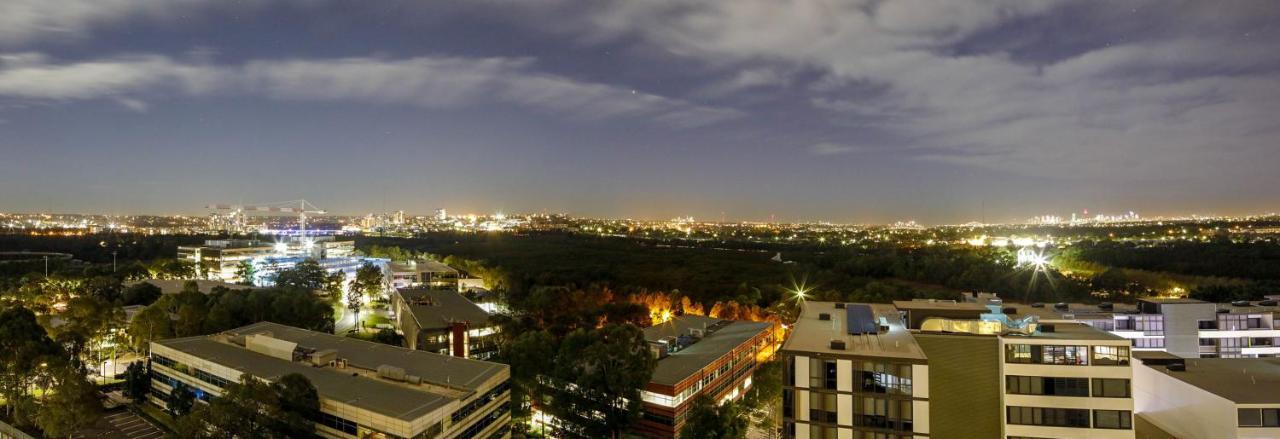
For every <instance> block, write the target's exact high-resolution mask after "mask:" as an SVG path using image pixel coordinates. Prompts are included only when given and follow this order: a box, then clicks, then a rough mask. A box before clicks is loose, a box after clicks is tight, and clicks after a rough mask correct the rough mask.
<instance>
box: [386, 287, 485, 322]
mask: <svg viewBox="0 0 1280 439" xmlns="http://www.w3.org/2000/svg"><path fill="white" fill-rule="evenodd" d="M397 291H398V293H399V294H400V297H403V298H404V301H405V303H406V304H407V305H408V306H407V308H409V312H410V313H412V314H413V318H414V319H415V320H417V321H418V326H420V327H422V328H423V329H442V328H448V327H449V325H450V324H452V323H453V322H468V323H470V324H471V325H473V326H484V325H487V324H488V323H489V313H487V312H485V311H484V310H483V309H480V307H479V306H478V305H476V304H475V303H472V302H471V301H470V300H467V298H466V297H462V294H461V293H458V292H457V291H453V290H440V289H429V288H401V289H399V290H397ZM428 303H429V304H428Z"/></svg>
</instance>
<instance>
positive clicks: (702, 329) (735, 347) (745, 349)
mask: <svg viewBox="0 0 1280 439" xmlns="http://www.w3.org/2000/svg"><path fill="white" fill-rule="evenodd" d="M771 327H772V325H771V324H769V323H765V322H746V321H736V320H721V319H716V318H711V317H703V316H693V315H685V316H676V317H673V318H672V319H671V320H669V321H667V322H664V323H660V324H657V325H654V326H650V327H648V328H645V329H644V338H645V341H647V342H648V343H649V348H650V350H651V351H652V352H653V353H654V356H655V357H656V358H657V359H658V361H657V364H656V365H655V366H654V369H653V376H652V378H650V380H649V383H648V384H646V385H645V387H644V389H641V391H640V398H641V400H642V401H643V403H644V415H643V416H642V417H641V418H640V420H639V421H638V422H637V423H636V426H635V427H634V428H633V430H634V432H635V433H637V434H641V435H643V436H646V437H658V438H673V437H676V435H677V433H678V432H679V431H680V429H681V428H683V427H684V421H685V415H686V414H687V413H688V411H689V409H690V407H692V406H693V400H694V399H695V398H697V397H698V396H700V395H707V396H708V397H710V398H711V400H713V401H716V402H724V401H729V400H734V399H738V398H740V397H742V395H744V394H745V392H746V391H747V389H749V388H750V387H751V374H752V373H753V372H755V370H756V366H757V365H758V361H757V360H759V358H758V355H759V354H760V353H761V352H762V351H764V350H765V348H766V347H767V346H768V345H769V344H770V343H771V341H772V339H773V331H772V330H771Z"/></svg>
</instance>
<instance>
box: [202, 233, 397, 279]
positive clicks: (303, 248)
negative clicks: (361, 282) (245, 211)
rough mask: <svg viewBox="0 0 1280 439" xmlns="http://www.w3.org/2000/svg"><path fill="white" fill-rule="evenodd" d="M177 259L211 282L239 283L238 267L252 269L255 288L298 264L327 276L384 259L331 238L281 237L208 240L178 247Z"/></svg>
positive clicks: (382, 263)
mask: <svg viewBox="0 0 1280 439" xmlns="http://www.w3.org/2000/svg"><path fill="white" fill-rule="evenodd" d="M178 259H182V260H186V261H191V262H193V263H195V265H196V272H197V275H199V276H201V277H205V278H209V279H214V280H222V281H226V282H232V283H241V282H244V281H245V279H241V278H240V275H241V269H240V266H241V264H243V263H245V262H248V263H250V264H252V265H253V266H254V272H255V273H254V276H253V277H254V278H253V279H249V280H248V281H249V282H250V283H252V284H254V285H259V286H269V285H270V284H271V283H272V282H273V279H274V276H275V274H276V273H279V272H280V271H281V270H285V269H288V268H292V267H293V266H294V265H296V264H297V263H298V262H301V261H303V260H306V259H314V260H316V261H319V262H320V265H321V266H322V267H323V268H324V269H325V270H326V271H328V272H330V273H334V272H339V271H341V272H345V273H352V272H354V271H355V269H357V268H359V267H360V266H361V265H363V264H364V263H365V262H372V263H374V264H377V265H380V266H385V265H386V262H387V261H386V260H385V259H376V258H363V257H359V256H356V255H355V241H339V240H337V239H335V238H334V237H333V236H283V237H280V238H279V239H278V240H277V241H273V242H266V241H258V240H252V239H211V240H207V241H205V242H204V244H203V245H191V246H178Z"/></svg>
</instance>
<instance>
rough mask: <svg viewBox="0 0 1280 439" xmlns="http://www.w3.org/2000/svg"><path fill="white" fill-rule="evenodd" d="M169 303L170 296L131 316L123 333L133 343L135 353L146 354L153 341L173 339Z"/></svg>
mask: <svg viewBox="0 0 1280 439" xmlns="http://www.w3.org/2000/svg"><path fill="white" fill-rule="evenodd" d="M171 302H173V300H172V296H166V297H162V298H161V300H157V301H156V302H155V303H152V304H151V305H150V306H147V307H146V308H143V309H142V311H141V312H139V313H138V315H136V316H133V321H131V322H129V326H128V328H127V329H125V333H126V334H128V335H129V339H130V340H132V341H133V347H134V349H135V350H136V351H138V352H147V349H148V347H149V346H150V345H151V342H152V341H153V340H164V339H167V338H173V336H174V329H173V320H172V319H170V318H169V309H168V306H169V305H170V304H171Z"/></svg>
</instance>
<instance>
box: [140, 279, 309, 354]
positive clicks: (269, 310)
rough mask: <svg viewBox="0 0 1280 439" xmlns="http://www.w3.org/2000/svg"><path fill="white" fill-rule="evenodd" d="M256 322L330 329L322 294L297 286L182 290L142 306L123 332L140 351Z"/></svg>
mask: <svg viewBox="0 0 1280 439" xmlns="http://www.w3.org/2000/svg"><path fill="white" fill-rule="evenodd" d="M171 315H176V316H177V320H176V321H174V320H171V319H170V316H171ZM261 321H271V322H276V323H280V324H283V325H289V326H296V327H299V328H304V329H310V330H313V331H320V332H333V309H332V308H331V307H330V306H329V304H328V303H326V302H325V301H324V300H323V299H322V298H320V297H317V296H316V295H315V294H312V293H310V292H307V291H304V290H298V289H279V288H262V289H252V290H249V289H245V290H227V289H220V288H215V289H214V291H213V292H211V293H210V294H202V293H199V292H194V291H184V292H182V293H179V294H176V295H173V296H165V297H161V298H160V299H159V300H157V301H156V302H155V303H153V304H151V306H148V307H147V308H145V309H143V310H142V312H140V313H139V314H138V315H137V316H135V317H134V320H133V321H132V322H131V323H130V324H129V326H128V328H127V333H128V334H129V336H130V337H131V338H132V339H133V340H134V341H135V343H136V344H135V348H137V349H138V350H140V351H141V350H145V349H146V347H147V344H148V343H149V342H150V341H153V340H163V339H166V338H171V337H189V336H194V335H204V334H211V333H215V332H220V331H225V330H228V329H232V328H237V327H240V326H244V325H248V324H252V323H257V322H261Z"/></svg>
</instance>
